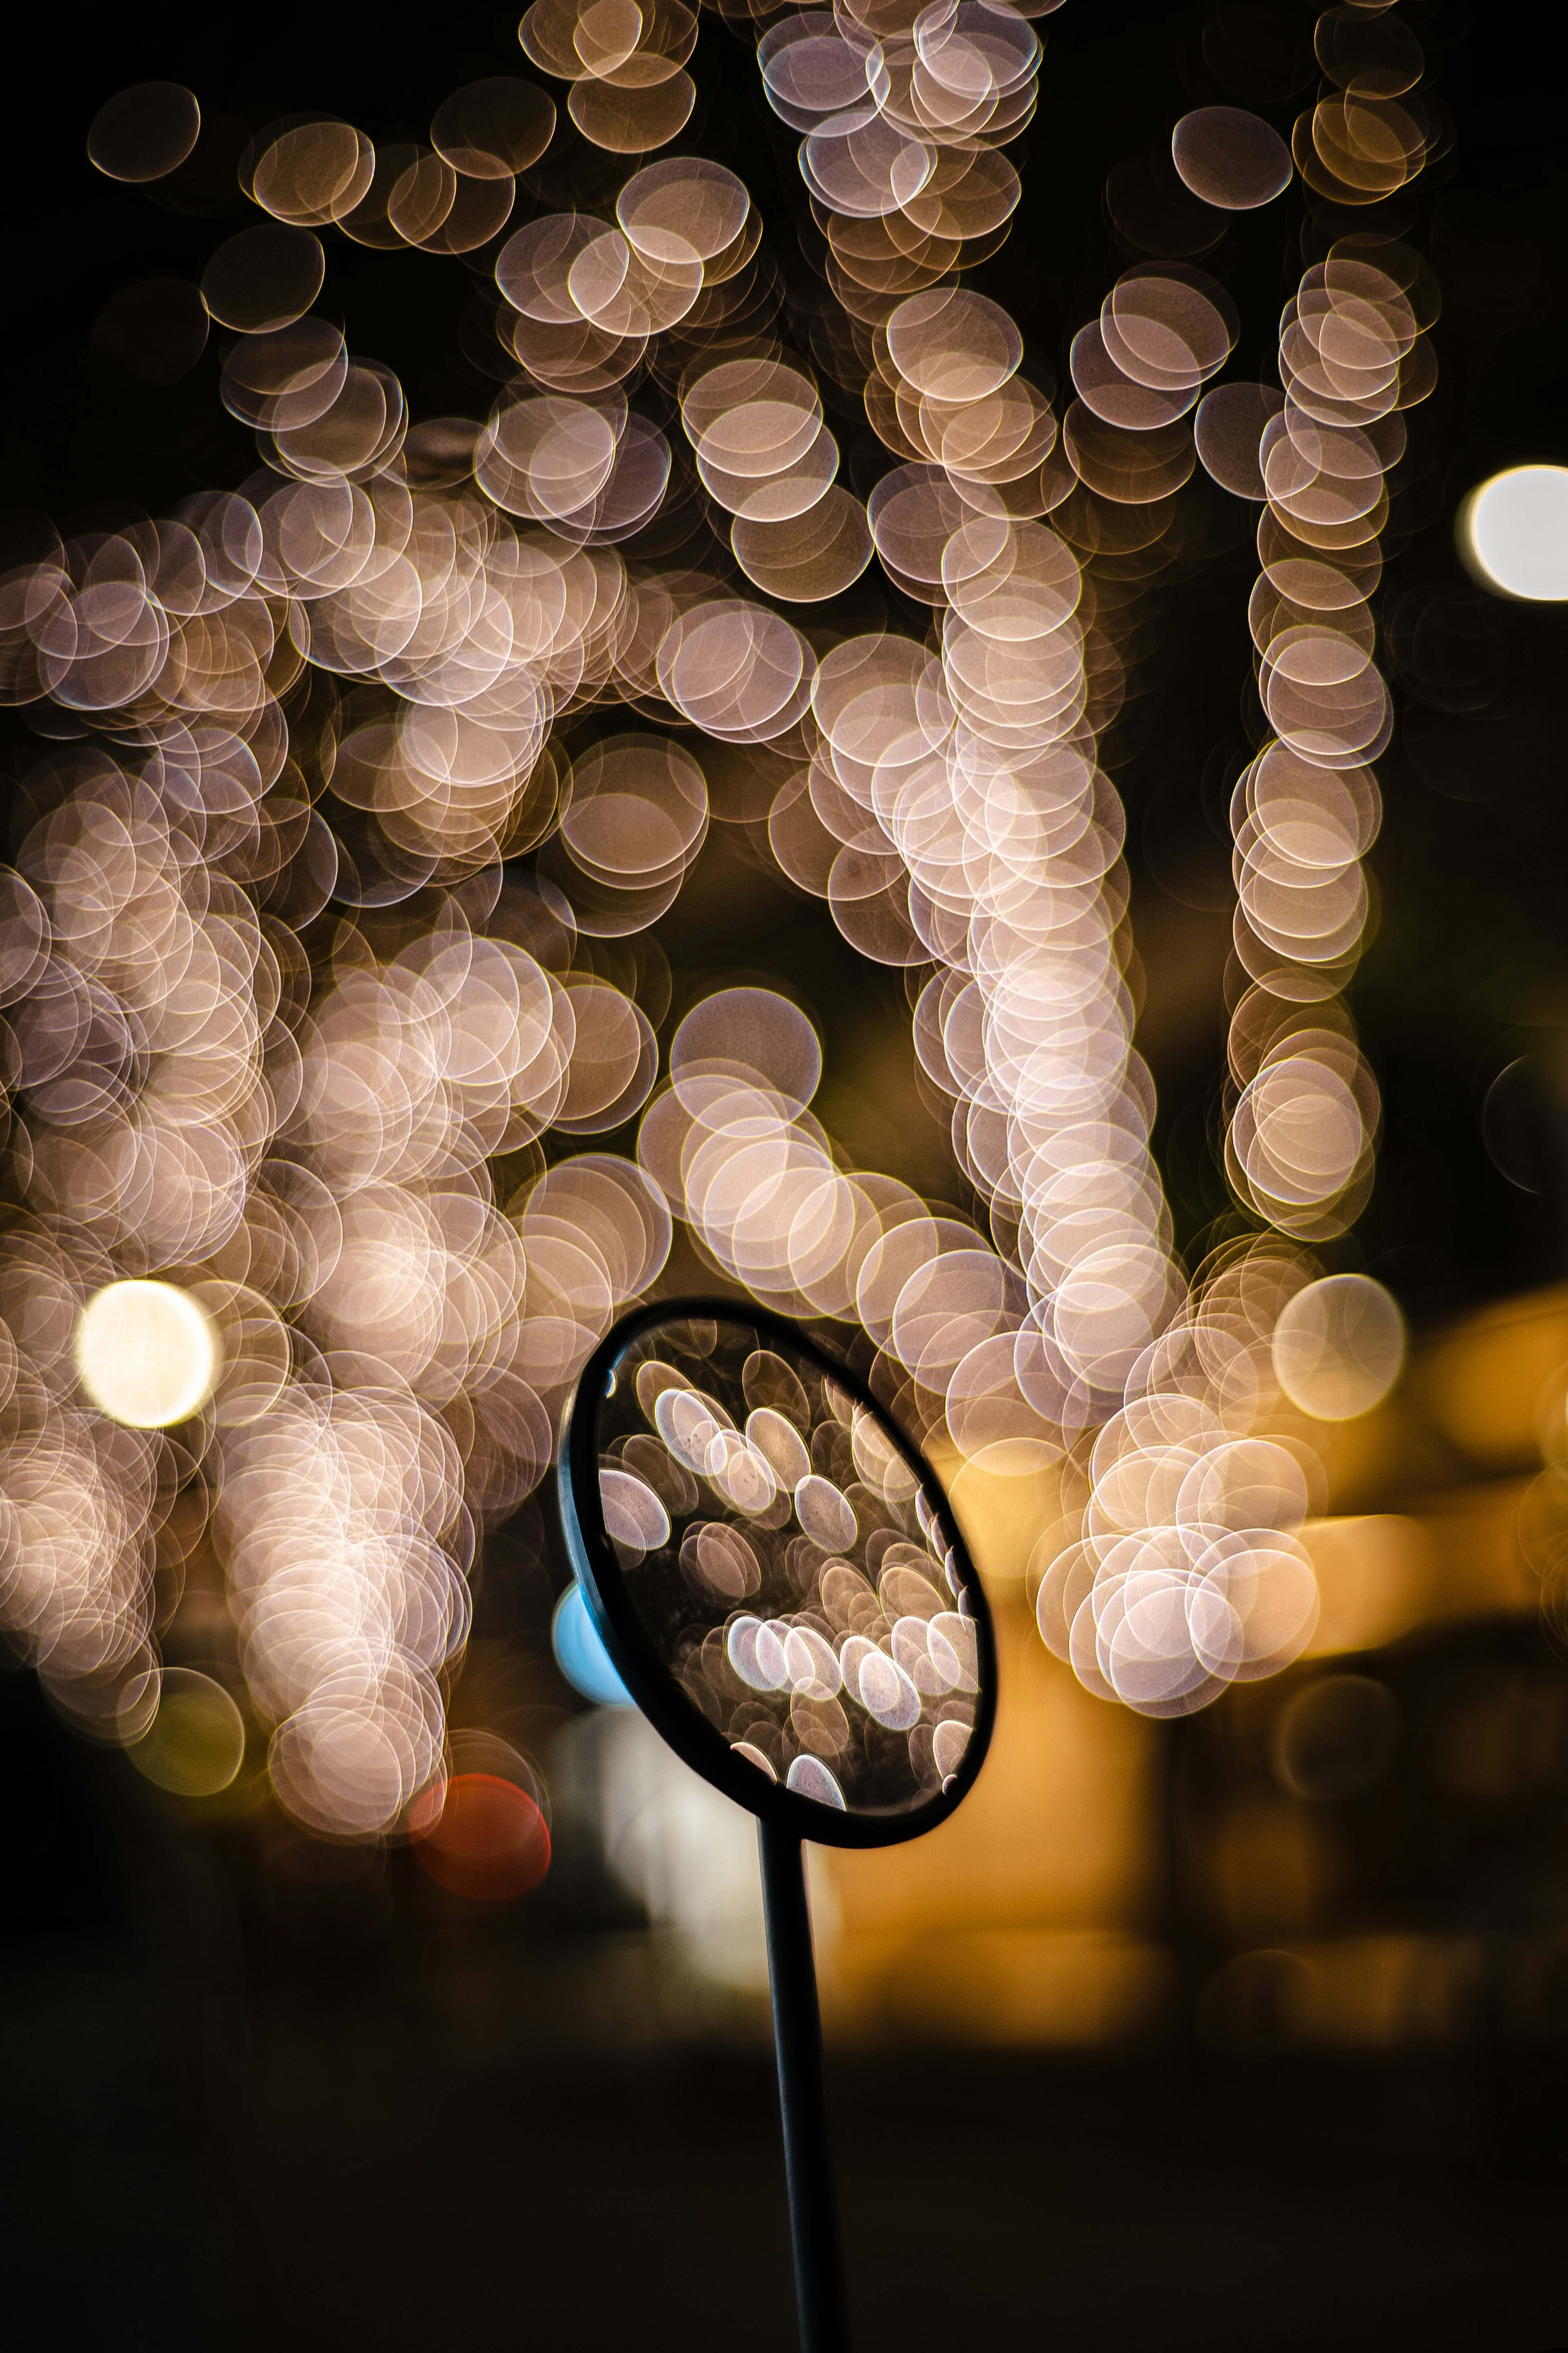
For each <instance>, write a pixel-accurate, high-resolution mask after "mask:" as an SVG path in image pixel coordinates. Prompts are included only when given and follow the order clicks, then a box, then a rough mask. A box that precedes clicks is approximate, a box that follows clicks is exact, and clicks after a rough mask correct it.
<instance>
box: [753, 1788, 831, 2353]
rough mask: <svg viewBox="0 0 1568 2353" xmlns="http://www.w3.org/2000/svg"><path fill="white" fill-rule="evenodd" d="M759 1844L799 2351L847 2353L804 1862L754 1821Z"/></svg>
mask: <svg viewBox="0 0 1568 2353" xmlns="http://www.w3.org/2000/svg"><path fill="white" fill-rule="evenodd" d="M757 1842H758V1845H759V1847H760V1848H761V1851H762V1864H763V1911H764V1914H765V1915H766V1919H767V1930H768V1977H769V1980H770V1982H771V1984H772V1987H773V2044H774V2048H775V2049H776V2051H777V2052H778V2063H779V2107H780V2111H781V2113H782V2115H783V2119H784V2172H785V2175H786V2177H787V2179H788V2182H789V2223H790V2235H791V2237H792V2238H793V2240H794V2242H795V2307H796V2310H797V2312H798V2313H799V2316H800V2342H801V2353H849V2312H848V2306H847V2301H846V2298H845V2293H844V2252H843V2248H842V2245H841V2243H840V2241H839V2234H838V2200H837V2195H836V2193H835V2190H834V2187H833V2150H832V2147H831V2144H830V2143H829V2140H828V2137H827V2101H826V2094H825V2092H824V2089H823V2082H822V2020H821V2016H820V2014H819V2012H818V2010H817V2006H816V1961H815V1959H814V1957H813V1955H812V1948H811V1914H810V1912H809V1911H808V1910H807V1908H806V1901H805V1857H804V1854H803V1852H802V1848H801V1842H800V1841H799V1839H797V1838H795V1837H794V1836H793V1835H792V1834H791V1832H789V1831H783V1830H780V1829H778V1828H777V1827H776V1826H775V1825H774V1824H773V1823H772V1822H768V1821H759V1822H758V1824H757Z"/></svg>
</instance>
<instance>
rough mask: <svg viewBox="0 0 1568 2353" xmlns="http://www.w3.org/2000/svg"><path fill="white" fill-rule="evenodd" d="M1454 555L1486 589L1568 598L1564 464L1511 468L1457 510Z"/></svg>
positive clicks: (1567, 469)
mask: <svg viewBox="0 0 1568 2353" xmlns="http://www.w3.org/2000/svg"><path fill="white" fill-rule="evenodd" d="M1458 543H1459V553H1460V554H1461V555H1462V556H1463V557H1464V559H1465V562H1466V563H1467V564H1468V565H1469V567H1470V569H1471V571H1472V572H1474V573H1475V574H1476V575H1477V576H1478V577H1479V579H1480V581H1481V582H1482V584H1483V586H1486V587H1489V588H1499V589H1500V590H1501V591H1502V593H1503V594H1504V595H1505V596H1521V597H1526V598H1529V599H1530V600H1531V601H1532V602H1534V603H1537V604H1540V603H1549V602H1553V601H1558V600H1561V599H1563V598H1568V466H1510V468H1509V469H1508V470H1507V472H1506V473H1502V474H1494V475H1493V476H1492V478H1491V480H1490V481H1489V482H1483V483H1482V484H1481V485H1480V488H1479V490H1475V491H1471V492H1470V495H1469V497H1468V499H1467V500H1466V501H1465V503H1464V505H1463V506H1462V507H1461V508H1460V510H1459V520H1458Z"/></svg>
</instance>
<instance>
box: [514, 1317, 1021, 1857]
mask: <svg viewBox="0 0 1568 2353" xmlns="http://www.w3.org/2000/svg"><path fill="white" fill-rule="evenodd" d="M683 1318H689V1319H691V1320H693V1321H696V1322H708V1323H715V1322H716V1323H724V1324H749V1325H751V1326H752V1328H753V1329H754V1330H755V1331H756V1333H757V1335H758V1336H759V1338H761V1339H763V1340H770V1339H771V1340H773V1341H776V1342H780V1343H782V1344H783V1345H784V1348H785V1349H790V1350H795V1351H796V1352H797V1353H798V1354H800V1355H802V1356H805V1357H807V1358H808V1359H809V1360H810V1361H811V1362H812V1363H813V1364H814V1365H815V1366H816V1368H817V1370H818V1371H819V1372H820V1373H822V1374H823V1375H824V1376H825V1377H826V1378H827V1379H829V1380H831V1381H833V1382H834V1383H836V1385H837V1387H838V1388H841V1389H843V1390H845V1391H847V1394H848V1395H849V1396H850V1397H852V1398H854V1399H855V1401H856V1403H857V1404H858V1405H861V1406H864V1407H865V1408H866V1409H868V1411H869V1412H871V1413H874V1414H875V1415H876V1416H877V1418H878V1419H879V1422H880V1423H881V1424H883V1426H884V1427H886V1428H888V1429H889V1430H891V1431H892V1433H893V1435H894V1437H895V1438H896V1440H898V1444H899V1448H900V1452H901V1453H902V1454H903V1455H904V1458H905V1460H906V1461H908V1463H909V1465H910V1469H911V1470H912V1471H914V1472H916V1474H917V1475H918V1477H919V1479H920V1481H921V1486H922V1488H923V1489H924V1490H925V1492H926V1493H927V1495H928V1497H929V1498H930V1499H931V1502H932V1503H933V1504H934V1506H935V1515H936V1518H937V1522H938V1525H940V1527H941V1529H942V1535H943V1537H944V1538H945V1539H946V1541H947V1543H948V1545H949V1546H951V1547H952V1556H953V1558H954V1560H955V1561H956V1563H957V1564H958V1567H959V1571H960V1574H961V1576H962V1577H963V1584H964V1588H965V1592H966V1594H967V1597H968V1600H969V1614H970V1616H971V1617H972V1618H973V1621H974V1630H975V1647H976V1652H977V1659H978V1666H979V1673H978V1676H977V1681H978V1683H979V1686H980V1689H979V1693H978V1694H977V1697H976V1704H975V1711H974V1729H973V1733H972V1734H971V1736H970V1740H969V1746H968V1747H967V1748H966V1749H965V1751H964V1754H963V1762H962V1764H961V1765H960V1766H959V1768H958V1771H957V1772H956V1774H954V1775H953V1777H952V1788H946V1789H941V1790H938V1791H936V1792H934V1793H933V1795H932V1796H931V1799H930V1801H929V1802H928V1803H926V1804H924V1805H920V1806H916V1807H912V1808H911V1809H910V1811H909V1812H908V1813H902V1814H857V1813H852V1812H848V1811H846V1812H843V1813H840V1812H839V1810H838V1809H837V1807H836V1806H824V1805H820V1804H818V1803H817V1801H816V1799H812V1798H803V1797H801V1796H800V1795H799V1794H798V1793H797V1792H796V1791H795V1790H794V1789H789V1788H785V1787H784V1783H783V1782H782V1781H770V1780H768V1779H767V1778H766V1777H765V1776H764V1775H763V1774H762V1773H760V1772H759V1771H758V1770H757V1767H755V1766H754V1765H748V1764H747V1763H746V1762H745V1760H744V1759H743V1758H742V1757H736V1756H735V1755H734V1754H733V1752H732V1750H731V1747H730V1744H729V1743H728V1741H727V1740H726V1739H725V1738H724V1736H723V1735H722V1734H721V1732H720V1731H718V1730H717V1728H716V1727H715V1726H714V1725H711V1724H710V1723H709V1721H708V1719H707V1717H706V1716H705V1715H701V1714H700V1711H699V1710H698V1708H697V1707H696V1706H694V1705H693V1704H692V1703H691V1702H690V1701H689V1700H687V1699H686V1698H684V1697H683V1696H681V1695H680V1694H679V1691H678V1689H677V1687H676V1685H675V1683H674V1681H673V1678H672V1677H671V1674H670V1672H669V1669H668V1666H666V1664H665V1663H664V1662H663V1660H662V1659H660V1657H659V1656H658V1652H657V1651H656V1650H655V1649H654V1646H653V1644H652V1642H651V1641H649V1639H648V1636H647V1631H646V1630H645V1629H644V1626H643V1624H642V1620H640V1618H639V1617H638V1616H637V1611H636V1609H634V1608H633V1606H632V1603H631V1600H630V1599H629V1597H628V1596H627V1594H626V1587H625V1584H624V1581H623V1576H622V1571H621V1568H620V1567H619V1564H618V1563H617V1562H616V1556H615V1554H614V1551H613V1550H612V1548H611V1546H610V1541H609V1538H608V1536H607V1535H605V1519H604V1511H603V1507H602V1505H601V1503H600V1500H599V1456H598V1444H597V1435H598V1433H597V1427H596V1425H597V1418H598V1406H599V1398H600V1393H601V1390H602V1388H603V1384H604V1380H605V1375H606V1374H607V1373H609V1372H610V1370H611V1369H612V1367H613V1366H614V1365H615V1363H616V1359H617V1358H618V1357H619V1356H622V1355H623V1354H624V1353H625V1351H626V1348H628V1347H629V1346H630V1345H631V1344H632V1343H633V1342H634V1341H635V1340H637V1338H638V1337H639V1336H640V1335H642V1334H643V1333H644V1332H646V1331H647V1330H648V1329H649V1327H650V1326H652V1325H654V1324H671V1323H677V1322H679V1321H680V1320H681V1319H683ZM556 1482H557V1491H558V1497H559V1503H560V1510H561V1525H562V1533H563V1535H564V1537H565V1542H566V1553H567V1557H568V1559H569V1560H570V1561H571V1563H572V1567H573V1568H574V1571H575V1572H576V1576H577V1578H578V1582H579V1583H580V1584H581V1586H582V1588H583V1595H584V1600H585V1601H586V1602H587V1605H588V1614H589V1616H590V1617H591V1618H592V1620H593V1621H594V1625H595V1630H596V1631H597V1633H598V1635H599V1638H600V1640H601V1641H602V1642H603V1643H604V1645H605V1650H606V1651H608V1652H609V1654H610V1658H611V1661H612V1662H613V1664H614V1665H615V1667H616V1672H618V1673H619V1675H620V1677H621V1680H622V1682H623V1683H625V1684H626V1689H627V1691H628V1692H630V1694H631V1695H632V1697H633V1699H634V1700H635V1701H636V1702H637V1706H638V1707H639V1708H640V1709H641V1711H642V1713H643V1715H646V1716H647V1720H648V1722H649V1723H650V1724H651V1725H653V1727H654V1729H655V1731H656V1732H658V1734H659V1735H660V1736H661V1737H662V1738H663V1739H664V1740H666V1741H667V1742H668V1745H669V1746H670V1747H671V1748H673V1749H674V1751H675V1753H676V1755H677V1756H678V1757H680V1759H681V1760H682V1762H683V1763H684V1764H687V1765H689V1766H690V1767H691V1768H692V1770H693V1772H695V1773H699V1774H700V1776H701V1777H702V1778H703V1780H705V1781H707V1782H709V1783H710V1784H711V1785H712V1787H713V1788H718V1789H721V1790H722V1792H723V1794H724V1795H725V1797H727V1798H732V1799H734V1801H735V1803H736V1804H737V1805H738V1806H742V1807H744V1808H745V1810H746V1811H747V1812H748V1813H750V1814H754V1815H755V1816H756V1817H757V1819H758V1820H760V1821H763V1822H768V1823H772V1824H774V1825H776V1827H777V1828H778V1829H780V1830H782V1831H788V1832H789V1833H790V1834H791V1836H793V1837H795V1838H800V1839H806V1840H808V1841H810V1842H811V1844H812V1845H814V1846H836V1847H858V1848H867V1847H880V1846H901V1845H902V1844H903V1843H904V1841H906V1840H908V1839H913V1838H921V1837H923V1836H924V1834H925V1832H926V1831H931V1830H935V1829H936V1827H937V1825H938V1823H939V1822H943V1821H945V1820H947V1818H948V1816H949V1815H950V1814H951V1813H952V1812H953V1811H954V1810H956V1808H957V1807H959V1806H960V1805H962V1804H963V1799H965V1798H966V1797H967V1796H968V1794H969V1791H970V1789H971V1788H973V1784H974V1780H975V1778H976V1776H977V1775H978V1773H979V1771H980V1768H981V1767H982V1765H983V1764H984V1761H985V1753H986V1751H987V1749H988V1748H989V1747H990V1746H991V1735H992V1732H993V1730H994V1725H995V1722H996V1638H995V1634H994V1630H993V1627H992V1623H991V1612H990V1609H989V1608H988V1607H987V1604H986V1600H985V1595H984V1589H983V1588H982V1587H981V1583H980V1579H979V1577H977V1576H976V1574H975V1570H974V1565H973V1561H972V1560H971V1559H970V1556H969V1553H968V1550H967V1547H966V1546H965V1545H964V1542H963V1536H962V1535H960V1534H959V1531H958V1528H957V1525H956V1524H955V1523H954V1520H953V1517H952V1512H951V1510H950V1509H949V1507H948V1503H947V1498H946V1495H945V1493H943V1490H942V1485H941V1482H939V1480H938V1479H937V1477H936V1474H935V1472H933V1471H932V1470H931V1465H930V1464H929V1463H928V1462H927V1461H926V1460H925V1457H924V1456H923V1455H922V1454H921V1451H920V1449H919V1448H918V1447H917V1446H915V1445H914V1444H913V1443H912V1442H911V1441H910V1440H909V1439H908V1438H906V1437H905V1435H904V1433H903V1432H902V1431H901V1430H900V1429H899V1428H898V1425H897V1424H896V1423H895V1422H894V1421H893V1420H892V1418H891V1416H890V1415H889V1413H888V1411H887V1409H886V1408H885V1407H883V1406H880V1405H879V1404H878V1402H877V1399H876V1398H875V1397H873V1395H872V1394H871V1391H870V1390H869V1389H868V1388H867V1386H866V1384H865V1382H864V1381H863V1380H861V1379H860V1377H859V1376H858V1374H856V1373H854V1372H852V1371H851V1370H850V1369H849V1367H848V1366H846V1365H843V1364H840V1363H839V1362H837V1359H836V1358H834V1357H832V1356H829V1355H828V1354H827V1353H826V1350H825V1349H823V1348H821V1347H819V1346H818V1345H817V1344H816V1341H814V1340H812V1339H810V1338H808V1336H807V1335H806V1334H805V1333H804V1332H803V1331H801V1329H800V1328H799V1326H798V1325H797V1324H791V1323H789V1322H788V1321H787V1320H786V1319H785V1318H784V1317H783V1316H780V1315H774V1314H771V1313H770V1312H769V1311H768V1310H767V1309H765V1308H762V1307H754V1306H752V1304H751V1303H750V1302H749V1301H746V1300H741V1299H671V1300H661V1301H660V1302H659V1303H658V1304H657V1305H656V1306H652V1307H643V1308H638V1309H637V1310H636V1311H635V1312H634V1313H633V1314H630V1315H626V1316H623V1317H622V1319H621V1320H620V1322H619V1323H618V1324H614V1325H612V1327H611V1329H610V1331H609V1332H608V1333H607V1334H606V1335H605V1338H604V1339H603V1340H602V1341H601V1342H600V1343H599V1345H598V1346H597V1348H595V1351H594V1354H593V1355H592V1356H590V1357H589V1359H588V1361H587V1363H586V1364H585V1365H584V1367H583V1370H582V1372H581V1373H580V1374H579V1375H578V1377H577V1381H576V1384H575V1386H574V1389H573V1392H572V1397H571V1399H570V1402H569V1404H568V1406H567V1409H566V1416H565V1421H564V1428H563V1439H562V1444H561V1450H560V1455H559V1459H558V1461H557V1464H556Z"/></svg>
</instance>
